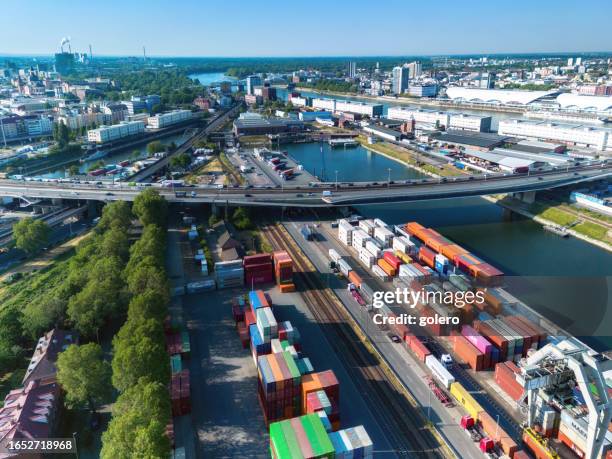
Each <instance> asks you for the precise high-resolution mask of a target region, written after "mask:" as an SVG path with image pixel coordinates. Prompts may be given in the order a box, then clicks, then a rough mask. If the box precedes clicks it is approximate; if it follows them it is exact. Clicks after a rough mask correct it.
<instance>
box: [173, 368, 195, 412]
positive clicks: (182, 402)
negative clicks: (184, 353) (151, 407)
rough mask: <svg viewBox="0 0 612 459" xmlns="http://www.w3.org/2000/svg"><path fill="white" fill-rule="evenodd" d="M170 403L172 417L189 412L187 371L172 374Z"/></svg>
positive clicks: (189, 399)
mask: <svg viewBox="0 0 612 459" xmlns="http://www.w3.org/2000/svg"><path fill="white" fill-rule="evenodd" d="M170 402H171V405H172V416H174V417H177V416H183V415H185V414H189V413H190V412H191V395H190V388H189V370H182V371H180V372H179V373H176V374H173V375H172V378H171V379H170Z"/></svg>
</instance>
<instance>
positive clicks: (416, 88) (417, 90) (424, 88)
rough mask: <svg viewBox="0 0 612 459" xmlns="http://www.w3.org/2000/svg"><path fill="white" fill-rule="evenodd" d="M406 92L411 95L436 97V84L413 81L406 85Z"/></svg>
mask: <svg viewBox="0 0 612 459" xmlns="http://www.w3.org/2000/svg"><path fill="white" fill-rule="evenodd" d="M408 94H410V95H411V96H413V97H436V96H437V95H438V85H437V84H431V83H420V84H419V83H415V84H411V85H410V86H408Z"/></svg>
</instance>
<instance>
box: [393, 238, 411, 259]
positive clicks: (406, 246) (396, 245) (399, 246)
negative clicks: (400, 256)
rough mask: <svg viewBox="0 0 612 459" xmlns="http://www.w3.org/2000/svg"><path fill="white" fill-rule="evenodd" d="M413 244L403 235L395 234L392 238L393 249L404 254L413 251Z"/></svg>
mask: <svg viewBox="0 0 612 459" xmlns="http://www.w3.org/2000/svg"><path fill="white" fill-rule="evenodd" d="M415 247H416V246H415V244H414V242H412V241H411V240H410V239H408V238H407V237H405V236H396V237H394V238H393V250H399V251H400V252H402V253H405V254H406V255H410V254H411V253H414V250H415Z"/></svg>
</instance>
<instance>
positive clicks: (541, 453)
mask: <svg viewBox="0 0 612 459" xmlns="http://www.w3.org/2000/svg"><path fill="white" fill-rule="evenodd" d="M523 443H524V444H525V446H526V447H527V449H528V450H529V451H531V453H532V454H533V455H534V456H535V457H536V459H551V458H554V457H555V455H554V454H553V452H552V450H550V449H548V448H547V447H546V446H545V445H543V444H542V443H540V442H539V441H538V436H537V434H536V433H535V432H531V431H530V430H529V429H525V430H524V431H523ZM556 457H559V456H556Z"/></svg>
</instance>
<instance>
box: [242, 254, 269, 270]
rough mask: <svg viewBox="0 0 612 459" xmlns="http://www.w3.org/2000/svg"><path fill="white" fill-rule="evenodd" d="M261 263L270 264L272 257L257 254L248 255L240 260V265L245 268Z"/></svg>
mask: <svg viewBox="0 0 612 459" xmlns="http://www.w3.org/2000/svg"><path fill="white" fill-rule="evenodd" d="M263 263H268V264H271V263H272V255H270V254H269V253H259V254H257V255H248V256H246V257H244V258H243V259H242V265H243V266H244V267H245V268H246V267H247V266H251V265H260V264H263Z"/></svg>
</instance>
